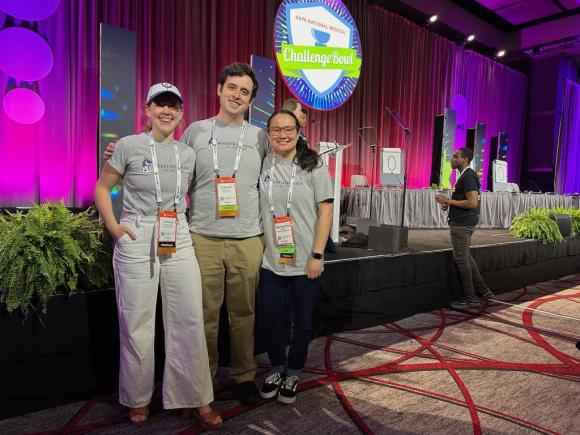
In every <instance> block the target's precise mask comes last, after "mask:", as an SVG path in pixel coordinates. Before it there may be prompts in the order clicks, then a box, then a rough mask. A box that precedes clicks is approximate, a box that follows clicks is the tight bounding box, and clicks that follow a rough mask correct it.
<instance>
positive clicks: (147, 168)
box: [143, 159, 153, 174]
mask: <svg viewBox="0 0 580 435" xmlns="http://www.w3.org/2000/svg"><path fill="white" fill-rule="evenodd" d="M143 173H144V174H151V173H153V162H152V161H151V160H149V159H144V160H143Z"/></svg>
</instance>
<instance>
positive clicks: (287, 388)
mask: <svg viewBox="0 0 580 435" xmlns="http://www.w3.org/2000/svg"><path fill="white" fill-rule="evenodd" d="M298 380H299V379H298V376H286V377H285V378H284V381H283V382H282V386H281V387H280V391H278V402H282V403H285V404H286V405H292V404H293V403H294V402H296V388H298Z"/></svg>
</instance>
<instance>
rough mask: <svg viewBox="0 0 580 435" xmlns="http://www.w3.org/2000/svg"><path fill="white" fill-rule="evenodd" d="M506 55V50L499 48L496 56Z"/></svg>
mask: <svg viewBox="0 0 580 435" xmlns="http://www.w3.org/2000/svg"><path fill="white" fill-rule="evenodd" d="M504 56H505V50H499V51H498V52H497V53H496V54H495V57H504Z"/></svg>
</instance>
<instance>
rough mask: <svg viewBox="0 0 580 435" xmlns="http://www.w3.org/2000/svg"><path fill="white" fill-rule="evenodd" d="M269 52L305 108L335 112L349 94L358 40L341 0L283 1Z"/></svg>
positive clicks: (354, 78) (356, 64) (359, 52)
mask: <svg viewBox="0 0 580 435" xmlns="http://www.w3.org/2000/svg"><path fill="white" fill-rule="evenodd" d="M274 50H275V52H276V61H277V63H278V69H279V70H280V72H281V74H282V77H283V78H284V81H285V82H286V85H287V86H288V88H289V89H290V91H291V92H292V93H293V94H294V95H295V96H296V98H298V99H299V100H300V101H301V102H302V103H304V105H306V106H309V107H312V108H314V109H319V110H332V109H336V108H337V107H339V106H340V105H341V104H344V103H345V102H346V100H348V99H349V98H350V96H351V95H352V93H353V92H354V89H355V87H356V84H357V82H358V78H359V75H360V68H361V63H362V50H361V41H360V37H359V35H358V31H357V29H356V24H355V22H354V20H353V18H352V16H351V15H350V12H349V11H348V9H347V8H346V6H345V5H344V4H343V3H342V2H341V1H340V0H320V1H308V0H306V1H305V0H284V1H283V2H282V4H281V5H280V7H279V8H278V13H277V15H276V20H275V21H274Z"/></svg>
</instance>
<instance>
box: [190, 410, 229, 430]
mask: <svg viewBox="0 0 580 435" xmlns="http://www.w3.org/2000/svg"><path fill="white" fill-rule="evenodd" d="M180 415H181V418H185V419H189V418H194V419H195V421H197V424H199V425H200V426H201V428H202V429H204V430H214V429H219V428H220V427H222V426H223V424H224V422H223V421H222V419H221V416H220V414H219V413H218V412H216V411H214V410H213V409H212V410H211V411H209V412H206V413H205V414H201V413H200V412H199V411H198V410H197V409H194V408H184V409H182V410H181V411H180Z"/></svg>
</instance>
